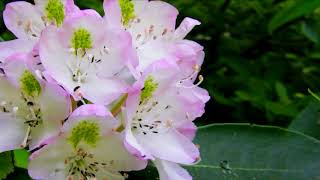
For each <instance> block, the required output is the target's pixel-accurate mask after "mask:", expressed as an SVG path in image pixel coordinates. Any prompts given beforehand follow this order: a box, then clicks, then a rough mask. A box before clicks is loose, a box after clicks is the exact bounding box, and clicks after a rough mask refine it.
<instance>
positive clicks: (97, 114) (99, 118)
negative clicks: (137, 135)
mask: <svg viewBox="0 0 320 180" xmlns="http://www.w3.org/2000/svg"><path fill="white" fill-rule="evenodd" d="M83 120H90V121H94V122H97V123H98V124H99V126H100V130H101V132H100V133H101V134H106V133H108V132H110V131H111V130H112V129H113V128H114V127H116V126H117V124H118V122H117V121H116V120H115V119H114V118H113V116H112V114H111V113H110V112H109V111H108V110H107V108H106V107H105V106H102V105H95V104H87V105H83V106H80V107H79V108H77V109H76V110H74V112H73V113H72V114H71V115H70V117H69V119H68V120H67V121H66V122H65V123H64V124H63V127H62V132H63V133H66V134H68V133H70V131H71V130H72V128H73V127H74V126H75V125H76V124H77V123H79V122H81V121H83Z"/></svg>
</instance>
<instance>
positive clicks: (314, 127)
mask: <svg viewBox="0 0 320 180" xmlns="http://www.w3.org/2000/svg"><path fill="white" fill-rule="evenodd" d="M289 129H292V130H296V131H299V132H302V133H304V134H307V135H309V136H312V137H314V138H317V139H320V102H319V101H318V100H313V101H312V102H311V103H310V104H309V105H308V106H307V107H306V108H305V109H304V110H303V111H302V112H301V113H300V114H299V115H298V117H297V118H296V119H295V120H294V121H292V123H291V124H290V126H289Z"/></svg>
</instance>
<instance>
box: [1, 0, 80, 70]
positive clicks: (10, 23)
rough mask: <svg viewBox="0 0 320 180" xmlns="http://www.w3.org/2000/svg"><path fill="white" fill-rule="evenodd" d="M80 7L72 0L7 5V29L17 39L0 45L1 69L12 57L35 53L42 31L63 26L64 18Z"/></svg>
mask: <svg viewBox="0 0 320 180" xmlns="http://www.w3.org/2000/svg"><path fill="white" fill-rule="evenodd" d="M77 10H78V8H77V7H76V6H75V5H74V2H73V0H35V5H33V4H30V3H28V2H24V1H18V2H12V3H9V4H7V6H6V8H5V10H4V12H3V18H4V23H5V25H6V26H7V28H8V29H9V30H10V31H11V32H12V33H13V34H14V35H15V36H16V37H17V38H18V39H15V40H11V41H6V42H1V43H0V66H1V63H2V62H3V61H4V59H5V58H7V57H8V56H10V55H13V54H15V53H29V52H31V51H32V50H35V51H36V54H38V53H37V47H36V44H37V42H38V40H39V38H40V35H41V32H42V31H43V30H44V29H45V28H46V27H47V26H48V25H50V24H55V25H60V24H61V23H62V22H63V20H64V19H65V17H66V16H67V15H69V14H71V13H73V12H74V11H77Z"/></svg>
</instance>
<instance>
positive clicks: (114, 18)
mask: <svg viewBox="0 0 320 180" xmlns="http://www.w3.org/2000/svg"><path fill="white" fill-rule="evenodd" d="M103 9H104V13H105V16H104V18H105V20H106V21H107V23H108V25H109V26H113V27H121V9H120V6H119V1H118V0H104V2H103Z"/></svg>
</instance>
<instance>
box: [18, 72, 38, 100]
mask: <svg viewBox="0 0 320 180" xmlns="http://www.w3.org/2000/svg"><path fill="white" fill-rule="evenodd" d="M20 87H21V91H22V92H23V93H24V94H25V95H26V96H29V97H32V98H35V97H38V96H39V95H40V93H41V86H40V83H39V82H38V80H37V79H36V78H35V77H34V76H33V74H32V73H31V72H30V71H28V70H25V71H24V72H23V74H22V76H21V77H20Z"/></svg>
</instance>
